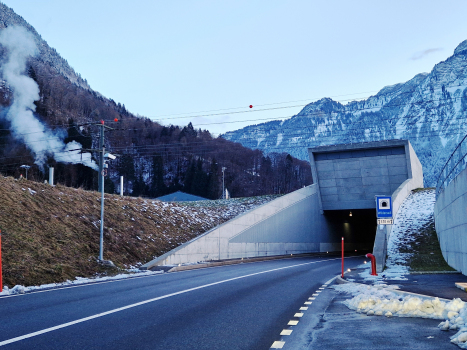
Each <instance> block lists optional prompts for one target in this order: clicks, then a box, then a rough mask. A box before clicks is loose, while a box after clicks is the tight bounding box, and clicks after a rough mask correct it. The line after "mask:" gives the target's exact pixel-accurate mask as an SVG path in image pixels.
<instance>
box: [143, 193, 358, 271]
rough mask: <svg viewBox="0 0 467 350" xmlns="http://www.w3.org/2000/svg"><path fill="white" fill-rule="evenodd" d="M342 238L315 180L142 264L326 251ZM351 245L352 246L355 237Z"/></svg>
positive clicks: (151, 264) (148, 266)
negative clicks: (331, 223) (330, 224)
mask: <svg viewBox="0 0 467 350" xmlns="http://www.w3.org/2000/svg"><path fill="white" fill-rule="evenodd" d="M334 236H335V237H334ZM339 239H340V236H339V235H331V234H330V233H329V230H328V225H327V222H326V219H325V217H324V216H323V215H322V214H321V210H320V205H319V196H318V190H317V185H311V186H308V187H304V188H302V189H300V190H297V191H295V192H292V193H289V194H287V195H285V196H282V197H280V198H278V199H276V200H274V201H272V202H269V203H266V204H264V205H262V206H260V207H258V208H256V209H253V210H251V211H249V212H247V213H244V214H243V215H240V216H238V217H236V218H234V219H232V220H230V221H228V222H226V223H224V224H222V225H220V226H218V227H216V228H214V229H212V230H210V231H208V232H206V233H205V234H203V235H201V236H199V237H197V238H195V239H193V240H191V241H189V242H187V243H185V244H183V245H181V246H180V247H178V248H175V249H174V250H172V251H170V252H168V253H166V254H164V255H162V256H160V257H159V258H157V259H154V260H153V261H151V262H149V263H147V264H145V265H143V267H142V268H143V269H149V268H151V267H153V266H156V265H177V264H183V263H190V262H198V261H210V260H221V259H235V258H246V257H258V256H273V255H286V254H300V253H311V252H319V251H327V250H329V248H331V247H334V246H336V247H339V245H338V243H339ZM346 247H348V249H352V248H353V246H352V244H351V243H349V245H348V246H347V245H346ZM338 249H340V248H338ZM355 249H356V248H355ZM336 250H337V249H336Z"/></svg>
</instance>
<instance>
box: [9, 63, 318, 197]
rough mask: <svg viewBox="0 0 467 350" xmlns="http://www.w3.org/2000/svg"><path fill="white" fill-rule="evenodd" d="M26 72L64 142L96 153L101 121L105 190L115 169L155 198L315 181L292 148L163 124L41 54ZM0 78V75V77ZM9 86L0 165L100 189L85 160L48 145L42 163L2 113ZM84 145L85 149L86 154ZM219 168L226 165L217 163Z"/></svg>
mask: <svg viewBox="0 0 467 350" xmlns="http://www.w3.org/2000/svg"><path fill="white" fill-rule="evenodd" d="M26 73H27V75H28V76H29V77H30V78H31V79H33V80H34V81H35V82H36V83H37V84H38V86H39V91H40V94H39V95H40V99H39V100H37V101H35V103H34V104H35V107H36V108H35V116H36V118H38V119H39V120H40V121H41V122H42V123H43V124H44V125H45V126H46V128H48V129H49V130H51V131H52V132H54V133H55V134H56V135H62V136H61V137H62V139H63V142H64V143H69V142H71V141H76V142H79V143H80V144H81V146H82V152H84V153H91V155H92V158H93V159H94V160H95V161H97V160H98V157H99V152H98V147H99V137H100V130H101V125H102V124H101V121H104V123H105V126H106V127H105V133H104V140H105V143H104V145H105V150H106V152H110V153H112V154H115V155H116V156H117V158H116V159H115V160H113V161H109V162H108V164H109V168H108V170H107V172H106V177H105V191H106V192H108V193H117V192H118V191H119V186H120V176H123V179H124V193H125V194H126V195H131V196H142V197H149V198H156V197H159V196H162V195H165V194H168V193H172V192H175V191H177V190H181V191H183V192H186V193H190V194H194V195H197V196H201V197H205V198H209V199H217V198H221V197H222V184H223V183H224V185H225V188H227V189H228V191H229V192H230V195H231V196H232V197H247V196H257V195H265V194H279V193H282V194H283V193H289V192H291V191H294V190H296V189H298V188H301V187H303V186H306V185H310V184H311V183H312V178H311V169H310V166H309V164H308V163H307V162H305V161H301V160H298V159H295V158H293V157H292V156H290V155H289V154H276V153H270V154H268V155H264V154H263V152H262V151H260V150H252V149H249V148H245V147H243V146H242V145H240V144H239V143H233V142H230V141H227V140H225V139H223V138H222V137H213V136H212V135H211V134H210V133H209V131H208V130H201V129H198V130H196V129H194V128H193V126H192V124H191V123H189V124H188V125H186V126H183V127H182V126H174V125H161V124H159V123H156V122H154V121H152V120H150V119H149V118H145V117H141V116H135V115H133V114H132V113H130V112H129V111H128V110H127V109H126V108H125V105H124V104H121V103H116V102H115V101H113V100H112V99H108V98H106V97H104V96H102V95H100V94H99V93H97V92H95V91H93V90H92V89H86V88H84V87H82V86H78V85H76V84H74V83H72V82H71V81H70V80H69V79H68V78H66V77H65V76H64V75H62V74H60V73H59V72H57V70H56V69H54V68H53V67H51V66H50V65H49V64H47V63H46V62H44V61H42V60H41V59H40V58H31V59H30V60H29V62H28V69H27V72H26ZM0 78H1V77H0ZM13 95H14V94H13V93H12V91H11V88H10V87H9V86H8V84H7V83H6V82H5V81H3V80H2V81H1V82H0V173H1V174H2V175H4V176H14V177H20V176H26V174H25V169H24V168H21V166H22V165H27V166H30V168H29V169H28V174H27V176H28V179H29V180H33V181H40V182H43V181H44V180H47V179H48V170H47V169H48V168H49V167H54V170H55V182H56V183H60V184H64V185H66V186H70V187H76V188H83V189H86V190H97V186H98V185H97V184H98V172H97V171H96V170H93V169H91V168H89V167H86V166H84V165H82V164H69V163H62V162H60V163H59V162H57V161H56V160H55V159H54V157H53V154H52V152H51V154H50V155H48V156H47V162H46V164H45V167H43V168H41V167H40V166H39V165H38V164H36V163H35V155H34V153H33V152H32V151H31V149H29V148H28V147H27V146H26V145H25V144H24V143H23V142H22V141H21V137H18V136H21V135H16V134H15V133H14V132H12V131H11V130H10V129H11V128H10V125H9V122H8V120H7V119H6V118H1V117H2V116H4V115H5V113H7V112H8V108H9V107H10V106H11V103H12V99H13ZM84 153H83V154H84ZM223 168H224V172H222V169H223Z"/></svg>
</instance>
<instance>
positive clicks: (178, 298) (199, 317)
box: [0, 256, 362, 350]
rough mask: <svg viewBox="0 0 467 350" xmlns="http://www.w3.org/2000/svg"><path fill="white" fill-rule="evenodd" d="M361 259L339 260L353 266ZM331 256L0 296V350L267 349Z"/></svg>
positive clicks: (335, 268) (331, 263)
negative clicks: (0, 348)
mask: <svg viewBox="0 0 467 350" xmlns="http://www.w3.org/2000/svg"><path fill="white" fill-rule="evenodd" d="M361 260H362V259H359V258H349V259H346V267H354V266H356V265H358V264H359V263H361ZM340 270H341V260H340V259H339V258H337V257H335V256H334V257H309V258H293V259H283V260H272V261H264V262H256V263H248V264H240V265H230V266H223V267H215V268H206V269H198V270H190V271H184V272H176V273H164V274H160V275H153V276H148V277H139V278H132V279H126V280H120V281H111V282H104V283H97V284H89V285H83V286H75V287H71V288H62V289H55V290H49V291H44V292H36V293H30V294H25V295H19V296H11V297H3V298H0V346H1V347H2V349H80V350H81V349H152V350H154V349H164V350H168V349H170V350H172V349H173V350H177V349H184V350H185V349H196V350H198V349H200V350H201V349H209V350H218V349H219V350H220V349H229V350H232V349H242V350H245V349H269V348H270V347H271V345H272V344H273V342H274V341H276V340H278V339H279V338H280V336H279V334H280V332H281V330H282V329H284V328H286V327H287V323H288V321H289V320H290V319H291V318H292V317H293V316H294V314H295V313H296V312H297V310H299V308H300V307H301V306H302V305H303V303H304V301H306V300H307V299H308V297H310V295H311V293H313V292H314V291H316V290H317V289H318V288H319V287H321V286H322V285H323V284H324V283H325V282H326V281H328V280H329V279H330V278H332V277H335V276H336V275H338V274H340Z"/></svg>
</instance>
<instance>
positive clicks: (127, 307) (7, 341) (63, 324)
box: [0, 259, 337, 346]
mask: <svg viewBox="0 0 467 350" xmlns="http://www.w3.org/2000/svg"><path fill="white" fill-rule="evenodd" d="M332 260H337V259H326V260H319V261H312V262H308V263H303V264H297V265H291V266H285V267H279V268H277V269H272V270H266V271H262V272H255V273H251V274H248V275H243V276H239V277H233V278H229V279H226V280H223V281H218V282H213V283H209V284H205V285H202V286H199V287H194V288H189V289H185V290H182V291H179V292H175V293H170V294H166V295H162V296H160V297H157V298H152V299H148V300H144V301H141V302H139V303H134V304H130V305H127V306H123V307H119V308H117V309H113V310H109V311H106V312H101V313H99V314H95V315H92V316H88V317H84V318H80V319H78V320H75V321H71V322H67V323H62V324H60V325H57V326H54V327H50V328H46V329H42V330H40V331H37V332H33V333H28V334H25V335H22V336H19V337H15V338H11V339H7V340H4V341H2V342H0V346H3V345H7V344H11V343H15V342H18V341H21V340H24V339H28V338H32V337H35V336H38V335H41V334H45V333H49V332H53V331H56V330H58V329H62V328H66V327H69V326H73V325H75V324H78V323H82V322H86V321H90V320H93V319H96V318H99V317H103V316H107V315H110V314H114V313H116V312H120V311H124V310H128V309H131V308H134V307H137V306H141V305H145V304H148V303H152V302H154V301H158V300H162V299H166V298H170V297H173V296H176V295H180V294H184V293H188V292H193V291H195V290H198V289H203V288H207V287H211V286H215V285H218V284H222V283H226V282H231V281H235V280H239V279H243V278H247V277H251V276H257V275H262V274H264V273H269V272H274V271H280V270H285V269H290V268H293V267H298V266H304V265H311V264H316V263H320V262H326V261H332ZM302 316H303V314H302ZM299 317H301V316H299ZM297 322H298V321H297Z"/></svg>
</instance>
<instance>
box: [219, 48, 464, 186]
mask: <svg viewBox="0 0 467 350" xmlns="http://www.w3.org/2000/svg"><path fill="white" fill-rule="evenodd" d="M466 117H467V40H465V41H463V42H462V43H461V44H460V45H459V46H458V47H457V48H456V49H455V51H454V54H453V55H452V56H451V57H449V58H448V59H447V60H446V61H443V62H440V63H438V64H437V65H436V66H435V67H434V68H433V70H432V71H431V72H430V73H423V74H418V75H416V76H415V77H414V78H412V79H411V80H409V81H407V82H405V83H401V84H396V85H393V86H387V87H385V88H383V89H382V90H381V91H379V92H378V93H377V94H376V95H375V96H371V97H369V98H368V99H366V100H363V101H358V102H351V103H349V104H346V105H343V104H341V103H339V102H336V101H333V100H332V99H330V98H323V99H321V100H319V101H317V102H313V103H310V104H309V105H307V106H305V107H304V108H303V110H302V111H300V113H298V114H297V115H295V116H293V117H292V118H290V119H287V120H285V121H283V122H279V121H273V122H268V123H264V124H259V125H255V126H248V127H246V128H243V129H240V130H236V131H232V132H228V133H226V134H225V135H223V137H224V138H225V139H227V140H231V141H235V142H240V143H241V144H243V145H244V146H247V147H250V148H258V149H261V150H264V151H266V152H278V151H279V152H288V153H290V154H291V155H293V156H295V157H297V158H300V159H305V160H308V152H307V149H308V148H309V147H316V146H321V145H332V144H342V143H356V142H366V141H378V140H391V139H408V140H409V141H410V143H411V144H412V146H413V148H414V149H415V152H416V153H417V156H418V158H419V159H420V162H421V163H422V165H423V171H424V175H425V186H435V185H436V181H437V178H438V175H439V172H440V170H441V168H442V167H443V165H444V163H445V162H446V159H447V158H448V157H449V156H450V154H451V152H452V151H453V150H454V148H455V147H456V146H457V144H458V143H459V142H460V141H461V140H462V138H463V137H464V136H465V135H466V133H467V123H466Z"/></svg>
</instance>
